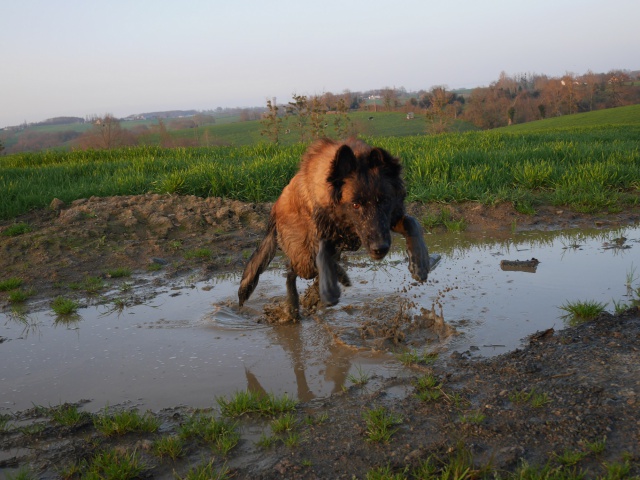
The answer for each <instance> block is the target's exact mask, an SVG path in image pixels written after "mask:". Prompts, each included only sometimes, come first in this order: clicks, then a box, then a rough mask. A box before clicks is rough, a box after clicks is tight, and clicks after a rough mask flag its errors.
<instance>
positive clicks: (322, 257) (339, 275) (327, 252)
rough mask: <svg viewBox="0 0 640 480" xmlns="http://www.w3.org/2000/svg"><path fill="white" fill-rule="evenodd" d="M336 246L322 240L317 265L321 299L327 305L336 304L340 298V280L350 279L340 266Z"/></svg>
mask: <svg viewBox="0 0 640 480" xmlns="http://www.w3.org/2000/svg"><path fill="white" fill-rule="evenodd" d="M335 257H336V249H335V247H334V246H333V245H332V244H331V243H330V242H327V241H326V240H320V244H319V246H318V255H317V256H316V267H317V268H318V277H319V280H320V300H322V303H324V304H326V305H335V304H336V303H338V301H339V300H340V286H339V285H338V280H340V279H342V280H344V279H345V278H346V280H348V279H349V277H347V274H346V272H345V271H344V270H343V269H342V268H341V267H339V266H338V264H337V262H336V260H335Z"/></svg>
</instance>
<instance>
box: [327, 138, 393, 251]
mask: <svg viewBox="0 0 640 480" xmlns="http://www.w3.org/2000/svg"><path fill="white" fill-rule="evenodd" d="M352 146H353V147H354V148H352ZM401 171H402V167H401V165H400V161H399V160H398V159H397V158H395V157H393V156H392V155H390V154H389V153H388V152H387V151H386V150H383V149H381V148H371V147H369V146H368V145H365V144H363V143H361V142H357V143H354V144H352V145H348V144H345V145H342V146H341V147H340V148H339V149H338V150H337V152H336V155H335V157H334V159H333V163H332V165H331V169H330V173H329V176H328V178H327V181H328V182H329V184H330V186H331V189H332V192H331V196H332V202H333V204H334V208H335V212H336V214H337V216H338V217H339V218H340V219H341V221H344V222H345V223H346V224H348V225H349V226H350V228H352V229H353V231H355V233H356V234H357V235H358V237H359V238H360V241H361V242H362V246H363V247H364V248H366V249H367V251H368V252H369V255H370V256H371V257H372V258H373V259H375V260H380V259H382V258H384V256H385V255H386V254H387V252H388V251H389V248H390V247H391V231H390V229H391V222H392V221H394V220H397V218H395V219H394V216H396V215H397V211H398V209H401V208H402V204H403V201H404V197H405V189H404V184H403V182H402V178H401V176H400V174H401Z"/></svg>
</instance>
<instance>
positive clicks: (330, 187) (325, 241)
mask: <svg viewBox="0 0 640 480" xmlns="http://www.w3.org/2000/svg"><path fill="white" fill-rule="evenodd" d="M401 171H402V167H401V165H400V161H399V160H398V159H397V158H395V157H393V156H391V155H390V154H389V153H388V152H387V151H385V150H383V149H381V148H375V147H370V146H369V145H367V144H365V143H364V142H361V141H359V140H349V141H346V142H344V143H338V142H334V141H332V140H328V139H324V140H319V141H317V142H315V143H313V144H312V145H311V146H310V147H309V148H308V149H307V151H306V152H305V154H304V156H303V158H302V162H301V164H300V169H299V171H298V173H297V174H296V175H295V176H294V177H293V178H292V179H291V182H290V183H289V184H288V185H287V186H286V187H285V188H284V190H283V191H282V194H281V195H280V197H279V198H278V200H277V201H276V203H275V204H274V205H273V208H272V210H271V216H270V219H269V227H268V229H267V234H266V236H265V237H264V239H263V240H262V242H261V243H260V245H259V246H258V248H257V249H256V251H255V252H254V253H253V255H252V256H251V258H250V259H249V262H248V263H247V265H246V267H245V270H244V273H243V275H242V281H241V283H240V288H239V290H238V300H239V304H240V306H242V305H243V304H244V302H245V301H246V300H247V299H248V298H249V296H250V295H251V293H252V292H253V290H254V289H255V287H256V285H257V284H258V278H259V276H260V274H261V273H262V272H263V271H264V269H265V268H266V267H267V266H268V265H269V263H270V262H271V260H272V259H273V257H274V256H275V253H276V249H277V247H278V246H279V247H280V248H281V249H282V250H283V251H284V253H285V254H286V255H287V257H288V258H289V270H288V272H287V280H286V284H287V307H288V311H289V313H290V315H291V316H292V317H293V318H297V317H298V310H299V298H298V291H297V288H296V279H297V277H301V278H305V279H312V278H315V277H318V280H319V289H320V299H321V300H322V302H323V303H325V304H327V305H335V304H336V303H338V301H339V299H340V286H339V285H338V283H341V284H342V285H344V286H350V281H349V277H348V275H347V273H346V272H345V271H344V269H343V268H342V267H341V266H340V264H339V263H338V261H339V259H340V252H341V251H343V250H346V251H355V250H358V249H359V248H360V247H361V246H362V247H364V248H365V249H366V250H367V251H368V252H369V255H370V256H371V257H372V258H373V259H375V260H380V259H382V258H384V256H385V255H386V254H387V252H388V251H389V248H390V247H391V231H395V232H398V233H401V234H402V235H403V236H404V237H405V239H406V243H407V252H408V255H409V270H410V272H411V274H412V276H413V278H414V279H416V280H418V281H424V280H426V279H427V275H428V273H429V254H428V251H427V247H426V245H425V243H424V239H423V235H422V227H421V226H420V224H419V223H418V222H417V221H416V220H415V219H414V218H413V217H410V216H408V215H406V214H405V207H404V199H405V196H406V191H405V187H404V183H403V181H402V178H401Z"/></svg>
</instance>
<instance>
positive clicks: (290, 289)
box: [286, 267, 300, 320]
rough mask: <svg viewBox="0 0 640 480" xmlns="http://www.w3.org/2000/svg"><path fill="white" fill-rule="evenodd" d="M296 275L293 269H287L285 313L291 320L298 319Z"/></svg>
mask: <svg viewBox="0 0 640 480" xmlns="http://www.w3.org/2000/svg"><path fill="white" fill-rule="evenodd" d="M297 278H298V274H296V272H294V270H293V268H291V267H289V270H288V271H287V300H286V302H287V313H288V315H289V317H290V318H291V319H292V320H298V319H299V318H300V297H299V296H298V288H297V287H296V279H297Z"/></svg>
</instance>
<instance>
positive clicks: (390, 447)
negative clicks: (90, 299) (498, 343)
mask: <svg viewBox="0 0 640 480" xmlns="http://www.w3.org/2000/svg"><path fill="white" fill-rule="evenodd" d="M269 208H270V205H268V204H243V203H241V202H233V201H225V200H221V199H201V198H197V197H186V196H185V197H182V196H164V195H145V196H137V197H115V198H93V197H92V198H90V199H85V200H79V201H76V202H73V203H72V204H70V205H64V204H62V203H60V202H53V203H52V207H51V208H50V209H47V210H42V211H36V212H32V213H30V214H28V215H25V216H23V217H21V218H18V219H15V220H12V221H10V222H8V221H5V222H2V223H1V224H0V234H1V233H2V232H3V231H5V230H6V228H7V227H8V226H10V225H11V224H12V223H15V222H24V223H27V224H28V225H29V226H30V228H31V231H30V232H27V233H24V234H22V235H19V236H15V237H10V236H5V235H0V252H1V254H0V281H2V280H5V279H7V278H11V277H19V278H21V279H23V281H24V283H25V285H28V286H29V287H30V288H32V289H33V292H34V295H33V297H32V298H31V299H30V300H29V303H28V305H29V306H30V308H37V306H38V305H39V304H45V303H47V302H49V301H50V299H51V298H53V297H55V296H57V295H62V294H64V295H68V294H69V288H68V285H69V284H72V283H82V282H83V281H84V280H85V279H86V278H87V277H90V276H98V277H103V278H106V277H108V275H109V273H108V270H109V269H114V268H122V267H127V268H130V269H131V270H132V271H133V272H134V275H133V277H132V279H131V280H130V281H132V282H137V281H138V279H139V278H144V277H145V276H146V275H147V272H148V269H149V268H150V266H153V265H161V266H162V276H161V278H160V279H159V280H158V279H156V280H155V283H154V284H152V285H150V286H149V287H148V288H147V289H146V290H145V292H146V293H144V294H143V296H142V297H141V298H139V299H138V301H141V302H142V301H144V300H145V299H148V298H152V297H153V295H154V289H160V288H167V287H168V286H171V285H172V284H174V283H176V282H183V281H184V278H185V277H188V278H190V279H193V280H195V279H201V278H208V277H210V276H211V275H212V274H214V273H215V274H218V273H221V272H237V271H240V270H241V268H242V265H243V264H244V262H245V261H246V259H247V258H248V255H249V254H250V253H251V251H253V249H254V248H255V245H256V243H257V242H258V241H259V239H260V238H261V235H262V233H263V230H264V228H265V226H266V220H267V215H268V211H269ZM441 209H446V210H448V211H450V214H451V217H452V218H454V219H464V220H465V223H466V225H467V229H468V230H469V231H476V232H481V231H486V232H492V234H493V235H495V236H498V237H499V236H500V235H501V232H502V233H504V234H505V235H507V234H509V233H511V232H513V231H514V230H517V231H526V230H557V229H564V228H587V227H589V228H591V227H597V228H604V227H617V226H626V225H632V224H634V223H637V222H638V221H639V219H640V215H639V211H638V209H637V208H636V209H629V210H627V211H624V212H620V213H615V214H612V213H601V214H595V215H584V214H579V213H576V212H571V211H569V210H566V209H557V208H552V207H545V208H540V209H539V211H538V213H537V214H536V215H531V216H528V215H522V214H519V213H517V212H516V211H515V210H513V208H512V207H511V206H509V205H498V206H495V207H488V206H484V205H477V204H462V205H446V206H441V205H428V206H425V205H410V207H409V210H410V213H411V214H412V215H413V216H416V217H417V218H418V219H421V218H425V217H427V216H428V215H435V214H437V213H438V212H439V211H440V210H441ZM438 228H440V227H438ZM623 244H624V242H622V243H620V245H618V244H616V242H613V243H612V245H611V247H612V248H620V246H621V245H623ZM636 248H637V247H636ZM203 249H206V250H203ZM151 268H153V267H151ZM310 295H312V293H310ZM77 296H78V299H79V300H80V301H86V300H83V299H85V298H86V295H85V294H84V293H78V294H77ZM108 297H109V292H104V293H103V294H101V297H100V300H96V301H106V300H105V299H106V298H108ZM403 301H404V300H403V299H402V298H400V297H399V298H398V302H385V303H382V304H375V303H373V302H372V303H371V304H369V305H365V306H359V307H357V308H358V310H357V312H356V313H357V317H358V318H359V319H360V320H361V321H360V323H359V325H360V328H359V329H355V328H351V329H348V331H345V330H344V329H343V330H342V332H341V335H343V336H346V337H349V336H356V337H359V341H360V344H361V345H362V347H364V348H368V349H377V348H391V346H393V345H397V344H403V342H404V341H405V338H404V336H405V335H406V331H407V329H411V328H419V329H420V330H421V331H422V332H430V333H429V334H430V335H434V336H435V337H438V338H441V337H446V336H449V335H452V334H454V333H455V332H454V331H453V327H452V326H450V325H447V324H446V323H445V322H444V319H443V318H442V313H441V312H440V311H439V310H438V307H437V306H434V308H433V309H432V310H431V311H429V310H425V311H423V312H422V319H418V320H416V319H415V318H413V316H411V318H409V317H408V316H407V315H406V314H405V310H404V306H403V305H404V304H403V303H402V302H403ZM0 302H2V308H3V309H4V311H8V310H9V309H10V308H12V306H11V305H10V304H9V302H8V300H7V295H6V294H5V293H1V294H0ZM304 304H305V301H303V305H304ZM313 304H314V302H313V299H312V298H311V299H309V300H308V301H307V306H308V307H309V310H310V311H309V312H307V315H308V317H307V318H313V315H314V314H315V313H314V312H313V311H312V310H313V308H312V306H313ZM390 304H392V305H395V307H394V308H393V309H392V310H389V305H390ZM275 308H277V307H275ZM267 313H268V309H267ZM382 319H386V321H384V322H383V321H382ZM389 319H390V321H389ZM416 322H418V323H420V322H422V323H420V325H416ZM426 327H428V328H426ZM341 335H336V337H335V341H336V342H343V341H345V338H341ZM1 340H3V339H2V338H0V341H1ZM347 340H348V338H347ZM425 341H426V339H425ZM2 347H3V344H2V343H1V342H0V359H2V361H3V362H5V361H7V360H8V359H6V358H3V356H2ZM639 357H640V313H639V312H638V309H637V308H634V309H631V310H628V311H627V312H626V313H624V314H620V315H616V316H612V315H608V314H607V315H602V316H601V317H599V318H598V319H596V320H595V321H593V322H589V323H587V324H585V325H581V326H578V327H572V328H568V329H565V330H562V331H551V330H548V331H546V332H544V333H541V334H539V335H535V336H532V337H531V339H530V341H529V342H528V345H527V346H526V347H524V348H522V349H519V350H516V351H514V352H510V353H506V354H503V355H500V356H498V357H494V358H491V359H484V360H483V359H472V358H470V356H469V355H466V354H464V353H463V354H460V353H457V354H454V355H452V356H447V357H439V358H438V360H437V361H436V362H435V363H434V364H433V365H429V366H424V365H423V366H414V367H407V368H404V369H402V371H401V372H400V371H399V373H398V375H397V376H396V377H395V378H380V377H377V376H376V375H373V376H372V377H371V378H370V379H368V381H367V382H366V384H364V385H358V384H349V383H348V382H347V383H345V385H344V388H343V389H337V390H336V391H335V392H334V393H333V395H331V396H327V397H322V398H316V399H313V400H309V401H306V402H304V403H301V404H300V405H299V407H298V409H297V414H296V415H297V418H298V419H299V427H298V431H299V433H300V441H299V442H298V443H297V445H296V446H294V447H289V446H286V445H285V444H284V443H283V442H276V443H275V445H274V446H272V447H269V448H265V447H260V446H258V445H257V444H256V442H257V440H258V438H259V437H260V435H261V434H262V433H263V432H267V433H268V434H269V433H270V427H269V423H268V421H266V420H261V419H259V418H256V417H254V416H247V417H243V418H240V419H239V420H238V422H239V428H240V429H241V441H240V444H239V445H238V447H236V448H235V449H234V450H232V451H231V452H230V453H229V454H228V455H227V456H226V457H224V456H221V455H219V454H217V453H213V452H212V451H211V448H210V447H208V446H206V445H202V444H200V443H198V442H193V441H190V442H187V444H186V445H185V455H184V456H183V457H182V458H180V459H178V460H176V461H172V460H163V459H160V458H158V457H156V456H154V455H153V454H152V451H151V450H152V449H151V447H150V446H151V444H152V442H153V441H154V440H155V439H157V438H159V437H160V436H163V435H167V434H175V433H177V431H178V429H179V426H180V424H181V423H183V422H185V421H186V419H187V418H188V416H189V415H190V414H191V413H192V411H193V408H191V407H189V406H179V407H171V408H167V409H163V410H158V411H155V412H153V415H154V416H156V417H157V418H159V419H160V420H161V428H160V430H159V431H158V432H156V433H154V434H127V435H124V436H121V437H118V436H116V437H105V436H104V435H102V434H100V433H98V432H97V430H96V429H95V428H94V426H93V424H92V422H91V420H90V419H86V420H85V421H83V422H82V423H81V424H79V425H76V426H74V427H62V426H60V425H57V424H56V423H55V422H53V421H52V420H51V419H50V418H49V417H47V416H46V415H44V414H43V413H42V411H41V410H39V409H30V410H23V411H18V412H16V411H12V410H11V409H8V408H6V407H5V408H3V409H2V410H0V414H2V415H3V417H2V418H3V422H4V426H3V428H0V449H1V452H0V474H2V473H15V472H16V471H18V470H19V469H20V468H22V467H25V468H28V469H29V470H30V471H31V472H32V473H33V474H34V476H36V477H37V478H58V477H60V476H61V474H60V472H61V471H62V470H63V469H65V468H69V466H71V465H77V464H81V462H82V460H87V461H89V460H90V459H91V458H92V456H93V455H95V453H97V452H99V451H102V450H104V449H106V448H110V447H116V448H117V449H119V450H120V451H126V452H132V451H136V452H138V454H139V455H140V456H141V457H142V459H143V462H144V464H145V469H144V473H143V475H142V476H143V477H146V478H174V476H175V475H178V476H184V475H185V474H186V472H187V470H188V469H189V468H190V467H192V466H194V465H197V464H202V463H208V462H210V461H213V463H214V465H215V467H216V468H222V467H223V466H226V467H227V468H229V469H230V472H231V474H232V475H234V477H233V478H352V477H353V476H355V477H356V478H364V477H365V476H366V474H367V472H370V471H371V470H372V469H373V468H375V467H384V466H388V467H389V468H390V469H391V470H392V471H394V472H406V474H407V476H410V475H409V473H410V472H411V469H412V468H414V467H416V466H417V465H418V464H419V463H420V462H421V461H422V460H425V459H427V458H429V457H431V458H432V459H436V463H437V462H442V463H441V464H439V465H441V466H442V465H446V464H447V462H448V461H449V460H450V459H451V457H453V456H455V455H458V454H460V452H463V453H464V454H465V455H467V456H468V457H469V458H472V461H471V462H472V466H471V467H470V468H471V469H472V470H476V469H477V472H480V471H481V470H480V469H481V468H482V467H485V468H486V469H487V470H486V471H492V472H493V471H498V472H501V473H502V474H503V475H506V474H507V472H511V471H514V470H515V469H516V468H517V467H518V465H519V464H521V462H522V461H526V462H528V463H529V464H532V465H542V466H544V465H546V464H549V465H552V466H553V467H554V468H560V466H561V465H562V461H561V460H560V456H561V455H562V454H563V453H564V452H567V451H572V452H573V451H579V452H585V455H584V457H583V458H582V459H580V460H579V461H578V462H576V464H575V465H571V466H570V467H571V468H574V469H579V470H581V471H583V472H584V473H585V475H586V477H587V478H596V477H598V476H603V475H604V474H605V465H611V464H621V465H622V464H625V465H628V467H629V472H628V476H632V475H640V434H639V432H640V415H639V414H638V411H640V409H639V408H638V407H639V405H640V370H639V369H638V365H640V358H639ZM426 373H431V374H433V375H435V376H436V378H437V379H438V381H439V382H440V383H441V385H442V391H443V392H444V394H445V395H444V396H443V399H442V400H440V401H436V402H428V403H427V402H424V401H422V400H420V399H419V398H418V397H417V396H416V395H415V392H416V389H417V387H416V381H417V379H418V378H419V377H421V376H423V375H425V374H426ZM0 381H1V379H0ZM363 383H365V382H363ZM531 391H535V392H538V393H542V394H545V395H546V399H547V401H546V402H545V403H544V404H543V405H542V406H540V407H534V406H532V405H531V404H530V403H521V402H517V401H515V400H514V398H515V395H514V394H515V393H517V392H531ZM80 401H81V399H78V402H80ZM33 402H34V403H35V404H37V403H38V399H33ZM82 405H84V406H85V407H86V409H87V410H88V411H91V404H90V403H89V404H86V405H85V404H84V403H82ZM213 406H214V405H213V402H212V407H213ZM377 406H384V407H386V408H388V409H390V410H391V411H393V412H395V413H397V414H398V415H400V416H401V417H402V422H401V423H400V424H399V425H397V431H396V432H395V433H394V435H393V436H392V438H391V440H390V441H389V443H386V444H378V443H372V442H369V441H367V437H366V434H365V423H364V420H363V417H362V413H363V412H364V411H365V410H366V409H370V408H373V407H377ZM478 413H480V414H482V415H483V418H482V420H481V421H478V422H469V421H468V420H465V418H468V416H469V415H471V414H478ZM94 414H95V412H94ZM309 415H313V416H314V417H315V418H320V417H322V418H324V416H325V415H326V418H327V419H326V421H323V422H321V423H317V424H309V423H305V422H304V421H303V419H304V418H306V417H307V416H309ZM465 415H466V416H467V417H465ZM25 426H30V427H29V428H24V427H25ZM604 438H606V443H605V448H604V450H603V452H601V453H598V454H595V453H591V452H589V448H588V445H589V444H592V443H593V442H595V441H599V440H600V441H601V440H603V439H604ZM476 476H480V473H477V475H476Z"/></svg>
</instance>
